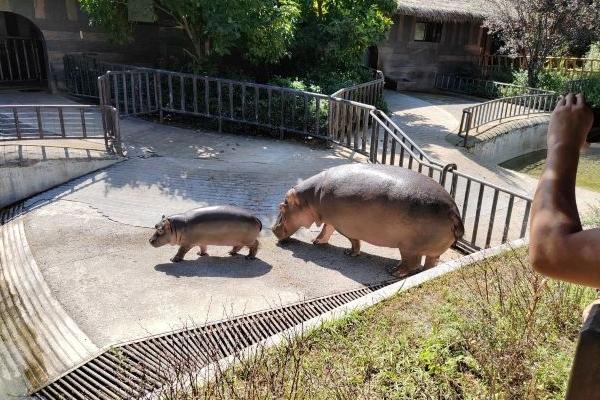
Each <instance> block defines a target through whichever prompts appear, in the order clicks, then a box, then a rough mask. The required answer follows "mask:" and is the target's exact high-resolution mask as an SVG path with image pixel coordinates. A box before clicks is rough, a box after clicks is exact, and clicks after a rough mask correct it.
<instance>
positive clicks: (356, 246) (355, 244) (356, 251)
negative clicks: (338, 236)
mask: <svg viewBox="0 0 600 400" xmlns="http://www.w3.org/2000/svg"><path fill="white" fill-rule="evenodd" d="M348 240H350V243H351V244H352V248H351V249H346V250H344V254H347V255H349V256H351V257H357V256H359V255H360V240H358V239H350V238H348Z"/></svg>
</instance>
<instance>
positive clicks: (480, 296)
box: [165, 249, 595, 400]
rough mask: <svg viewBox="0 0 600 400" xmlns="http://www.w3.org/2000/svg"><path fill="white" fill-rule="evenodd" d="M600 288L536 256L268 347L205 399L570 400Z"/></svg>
mask: <svg viewBox="0 0 600 400" xmlns="http://www.w3.org/2000/svg"><path fill="white" fill-rule="evenodd" d="M594 297H595V292H594V290H592V289H587V288H582V287H579V286H575V285H571V284H566V283H561V282H555V281H549V280H546V279H544V278H542V277H541V276H540V275H537V274H536V273H534V272H533V271H532V269H531V267H530V266H529V264H528V262H527V255H526V250H525V249H519V250H515V251H510V252H507V253H505V254H503V255H500V256H496V257H493V258H490V259H488V260H484V261H481V262H477V263H474V264H473V265H471V266H469V267H466V268H464V269H462V270H459V271H456V272H454V273H451V274H448V275H446V276H444V277H441V278H439V279H436V280H434V281H431V282H428V283H426V284H424V285H422V286H420V287H418V288H414V289H411V290H409V291H407V292H406V293H402V294H399V295H397V296H394V297H392V298H390V299H387V300H385V301H383V302H381V303H379V304H377V305H375V306H373V307H370V308H369V309H366V310H363V311H360V312H354V313H351V314H349V315H347V316H346V317H345V318H343V319H341V320H338V321H335V322H331V323H327V324H325V325H323V326H322V327H320V328H319V329H316V330H313V331H311V332H308V333H306V334H305V335H304V336H302V337H299V338H290V339H289V340H288V341H287V342H286V343H285V345H280V346H278V347H275V348H270V349H265V348H259V349H257V350H256V351H255V352H254V353H253V354H252V355H251V356H249V357H246V358H242V359H239V360H237V362H236V363H235V364H234V365H233V366H231V367H230V368H228V369H226V370H222V371H217V373H216V377H215V379H212V380H211V381H209V382H208V383H206V384H204V385H203V386H201V387H197V388H194V390H192V391H186V390H176V388H177V387H180V386H179V385H178V384H177V382H174V383H173V385H172V387H171V390H168V391H165V393H169V394H168V396H166V397H167V398H169V399H177V400H192V399H193V400H199V399H333V398H335V399H353V400H354V399H482V398H486V399H492V398H493V399H562V398H564V395H565V390H566V384H567V379H568V374H569V369H570V364H571V361H572V357H573V353H574V350H575V343H576V339H577V335H578V331H579V327H580V323H581V313H582V310H583V309H584V307H585V306H586V305H587V304H588V303H589V302H590V301H591V300H592V299H593V298H594Z"/></svg>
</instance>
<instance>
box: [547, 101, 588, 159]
mask: <svg viewBox="0 0 600 400" xmlns="http://www.w3.org/2000/svg"><path fill="white" fill-rule="evenodd" d="M593 122H594V114H593V113H592V110H591V109H590V107H588V106H587V105H586V104H585V98H584V96H583V94H582V93H579V94H577V95H574V94H573V93H569V94H568V95H566V96H565V97H562V96H561V98H560V99H559V101H558V103H557V104H556V107H555V108H554V112H552V117H551V118H550V126H549V128H548V149H551V148H553V147H554V146H559V145H567V146H573V147H576V148H577V149H578V150H581V149H584V148H585V147H587V145H586V138H587V134H588V133H589V131H590V129H591V128H592V123H593Z"/></svg>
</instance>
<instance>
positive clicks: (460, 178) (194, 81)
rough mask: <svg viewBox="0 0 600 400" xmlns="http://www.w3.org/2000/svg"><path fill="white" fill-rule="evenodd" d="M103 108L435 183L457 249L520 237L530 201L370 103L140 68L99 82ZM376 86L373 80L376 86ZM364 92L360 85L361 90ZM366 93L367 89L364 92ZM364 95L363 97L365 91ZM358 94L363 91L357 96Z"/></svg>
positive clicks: (112, 73) (376, 82) (472, 248)
mask: <svg viewBox="0 0 600 400" xmlns="http://www.w3.org/2000/svg"><path fill="white" fill-rule="evenodd" d="M98 84H99V93H100V97H101V104H106V105H113V106H115V107H116V108H117V109H118V110H119V111H120V112H121V114H122V115H136V114H138V115H139V114H151V113H157V114H159V115H160V116H161V118H162V117H163V115H164V114H165V113H169V114H184V115H190V116H197V117H203V118H210V119H213V120H216V121H218V127H219V129H223V123H224V122H227V121H229V122H235V123H238V124H241V125H247V126H260V127H264V128H268V129H269V130H271V131H274V132H279V133H280V134H281V135H283V134H284V133H286V132H288V133H293V134H299V135H305V136H314V137H320V138H323V139H326V140H328V141H331V142H334V143H336V144H339V145H341V146H344V147H346V148H349V149H351V150H353V151H355V152H357V153H359V154H362V155H364V156H366V157H368V159H369V160H370V162H372V163H378V164H386V165H396V166H399V167H403V168H408V169H411V170H413V171H416V172H419V173H421V174H424V175H427V176H429V177H431V178H433V179H435V180H437V181H438V182H440V183H441V184H442V185H443V186H444V187H445V188H446V190H448V192H449V193H450V194H451V195H452V197H453V198H454V199H455V201H456V202H457V205H458V207H459V209H460V210H461V211H462V218H463V223H464V225H465V235H464V237H463V238H462V239H461V240H460V241H459V242H458V243H457V247H459V248H460V249H462V250H464V251H466V252H472V251H475V250H478V249H481V248H484V247H489V246H493V245H498V244H501V243H505V242H507V241H509V240H514V239H518V238H522V237H524V236H525V234H526V232H527V226H528V220H529V211H530V208H531V199H530V198H529V197H527V196H524V195H522V194H519V193H516V192H514V191H511V190H509V189H505V188H501V187H499V186H496V185H493V184H490V183H487V182H485V181H483V180H481V179H477V178H475V177H472V176H469V175H467V174H463V173H461V172H459V171H457V168H456V165H452V164H451V165H443V164H442V163H440V162H438V161H435V160H433V159H432V158H431V157H430V156H429V155H428V154H427V153H426V152H425V151H423V150H422V149H421V148H420V147H419V146H418V145H417V144H416V143H415V142H414V141H412V140H411V138H410V137H409V136H408V135H407V134H406V133H405V132H404V131H403V130H402V129H400V128H399V127H398V126H397V125H396V124H395V123H394V122H393V121H392V120H391V119H390V118H389V117H388V116H387V115H385V113H383V112H381V111H380V110H378V109H377V108H375V107H374V106H372V105H369V104H364V103H360V102H357V101H353V100H347V99H343V98H339V97H334V96H326V95H322V94H318V93H310V92H304V91H300V90H294V89H288V88H282V87H278V86H269V85H261V84H256V83H251V82H239V81H233V80H228V79H220V78H213V77H208V76H200V75H193V74H183V73H179V72H172V71H164V70H153V69H147V68H139V69H136V70H126V71H109V72H107V73H106V74H104V75H103V76H101V77H100V78H99V79H98ZM379 84H380V80H379V79H377V80H374V81H372V86H373V88H372V89H370V90H376V86H377V85H379ZM358 86H362V85H358ZM364 87H367V85H365V86H363V88H364ZM362 90H363V92H368V91H365V90H364V89H362ZM355 93H360V90H359V91H358V92H355Z"/></svg>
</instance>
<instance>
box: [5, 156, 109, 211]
mask: <svg viewBox="0 0 600 400" xmlns="http://www.w3.org/2000/svg"><path fill="white" fill-rule="evenodd" d="M118 161H119V160H118V158H116V157H114V158H112V157H107V158H101V159H93V160H89V159H57V160H48V161H37V160H36V161H31V162H27V163H20V164H13V165H8V166H4V167H1V168H0V188H1V189H0V208H2V207H5V206H7V205H9V204H13V203H15V202H17V201H19V200H23V199H25V198H27V197H30V196H33V195H34V194H37V193H40V192H43V191H45V190H48V189H50V188H52V187H54V186H58V185H60V184H63V183H65V182H67V181H70V180H71V179H75V178H78V177H80V176H82V175H85V174H89V173H90V172H94V171H96V170H98V169H101V168H105V167H108V166H109V165H111V164H114V163H116V162H118Z"/></svg>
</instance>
